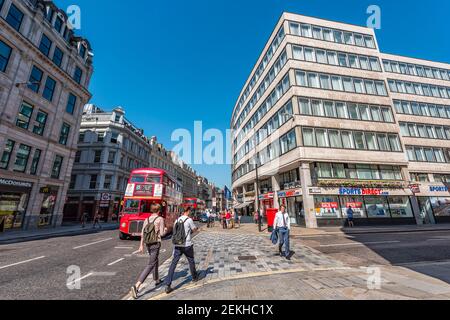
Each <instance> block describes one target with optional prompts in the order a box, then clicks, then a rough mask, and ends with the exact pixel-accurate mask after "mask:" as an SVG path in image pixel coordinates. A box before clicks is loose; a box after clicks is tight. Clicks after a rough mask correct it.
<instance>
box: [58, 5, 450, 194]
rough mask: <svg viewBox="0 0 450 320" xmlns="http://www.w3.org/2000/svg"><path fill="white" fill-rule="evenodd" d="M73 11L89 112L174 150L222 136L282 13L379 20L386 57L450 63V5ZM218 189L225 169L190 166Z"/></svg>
mask: <svg viewBox="0 0 450 320" xmlns="http://www.w3.org/2000/svg"><path fill="white" fill-rule="evenodd" d="M55 3H56V4H57V5H59V6H60V7H62V8H66V7H67V6H68V5H71V4H77V5H78V6H80V8H81V13H82V30H81V31H80V32H79V34H81V35H83V36H84V37H86V38H88V39H89V41H90V42H91V44H92V47H93V50H94V54H95V58H94V66H95V73H94V76H93V78H92V81H91V86H90V91H91V92H92V93H93V98H92V100H91V102H92V103H95V104H97V105H99V106H101V107H103V108H105V109H112V108H113V107H115V106H118V105H121V106H123V107H124V108H125V109H126V111H127V115H126V116H127V118H128V119H130V120H131V121H133V122H134V123H135V124H136V125H137V126H139V127H142V128H144V129H145V133H146V134H147V135H148V136H153V135H157V136H158V139H159V141H161V142H162V143H164V145H166V147H168V148H172V147H173V145H174V144H173V143H172V142H171V141H170V140H171V139H170V138H171V134H172V132H173V131H174V130H175V129H178V128H185V129H189V130H192V129H193V127H194V121H197V120H201V121H203V127H204V128H205V129H208V128H217V129H220V130H222V131H224V132H225V130H226V129H228V128H229V123H230V117H231V112H232V109H233V106H234V104H235V102H236V99H237V97H238V95H239V92H240V90H241V89H242V86H243V84H244V82H245V81H246V79H247V77H248V75H249V73H250V71H251V69H252V68H253V66H254V64H255V62H256V60H257V58H258V56H259V54H260V53H261V50H262V48H263V47H264V45H265V43H266V41H267V40H268V37H269V36H270V34H271V32H272V31H273V28H274V26H275V24H276V23H277V21H278V19H279V18H280V15H281V13H282V12H283V11H289V12H293V13H299V14H304V15H309V16H315V17H320V18H324V19H329V20H335V21H342V22H347V23H352V24H357V25H365V24H366V20H367V17H368V16H367V14H366V9H367V7H368V6H369V5H372V4H376V5H378V6H380V8H381V10H382V29H381V30H377V38H378V42H379V45H380V49H381V51H383V52H386V53H394V54H399V55H405V56H412V57H417V58H423V59H428V60H436V61H442V62H448V63H449V62H450V36H449V33H448V31H449V27H448V13H449V12H450V1H448V0H428V1H392V0H391V1H384V0H383V1H375V0H370V1H365V0H340V1H331V0H241V1H234V0H191V1H186V0H172V1H168V0H151V1H148V0H130V1H118V0H112V1H106V0H96V1H92V0H56V1H55ZM193 167H194V168H195V169H196V170H197V171H198V172H199V173H200V174H202V175H204V176H206V177H207V178H208V179H209V180H210V181H213V182H215V183H216V184H217V185H218V186H220V187H223V186H224V185H228V186H229V185H230V180H231V170H230V166H228V165H223V166H222V165H220V166H219V165H215V166H207V165H203V166H193Z"/></svg>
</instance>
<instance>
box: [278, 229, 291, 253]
mask: <svg viewBox="0 0 450 320" xmlns="http://www.w3.org/2000/svg"><path fill="white" fill-rule="evenodd" d="M278 238H279V245H280V252H282V250H283V245H284V250H285V251H284V254H285V256H286V257H289V254H290V253H291V250H290V247H289V229H288V228H278Z"/></svg>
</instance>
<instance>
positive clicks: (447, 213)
mask: <svg viewBox="0 0 450 320" xmlns="http://www.w3.org/2000/svg"><path fill="white" fill-rule="evenodd" d="M416 196H417V199H418V202H419V207H420V214H421V216H422V218H423V220H424V223H425V224H436V223H437V224H439V223H450V192H449V189H448V187H447V186H445V185H443V184H426V185H421V186H420V192H419V193H417V194H416Z"/></svg>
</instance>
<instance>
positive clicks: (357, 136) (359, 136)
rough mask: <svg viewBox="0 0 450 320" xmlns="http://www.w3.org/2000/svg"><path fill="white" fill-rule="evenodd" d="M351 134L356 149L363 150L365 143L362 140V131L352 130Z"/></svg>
mask: <svg viewBox="0 0 450 320" xmlns="http://www.w3.org/2000/svg"><path fill="white" fill-rule="evenodd" d="M353 136H354V138H355V146H356V149H358V150H365V149H366V144H365V141H364V134H363V133H362V132H354V133H353Z"/></svg>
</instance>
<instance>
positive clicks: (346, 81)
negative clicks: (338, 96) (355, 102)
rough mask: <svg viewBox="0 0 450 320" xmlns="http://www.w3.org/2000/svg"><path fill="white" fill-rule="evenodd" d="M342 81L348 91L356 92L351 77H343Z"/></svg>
mask: <svg viewBox="0 0 450 320" xmlns="http://www.w3.org/2000/svg"><path fill="white" fill-rule="evenodd" d="M342 82H343V83H344V90H345V91H346V92H355V88H354V87H353V82H352V79H351V78H347V77H343V78H342Z"/></svg>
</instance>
